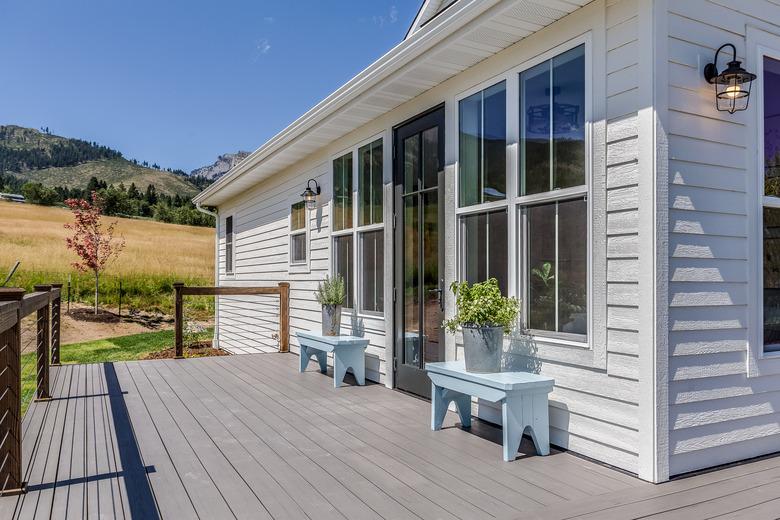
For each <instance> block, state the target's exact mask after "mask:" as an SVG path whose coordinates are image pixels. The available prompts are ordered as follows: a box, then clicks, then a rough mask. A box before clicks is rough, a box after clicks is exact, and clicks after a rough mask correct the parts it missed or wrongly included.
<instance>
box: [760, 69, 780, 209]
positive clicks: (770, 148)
mask: <svg viewBox="0 0 780 520" xmlns="http://www.w3.org/2000/svg"><path fill="white" fill-rule="evenodd" d="M763 81H764V194H765V195H769V196H772V197H780V96H778V95H777V92H778V91H779V90H780V61H778V60H775V59H772V58H769V57H767V56H764V78H763Z"/></svg>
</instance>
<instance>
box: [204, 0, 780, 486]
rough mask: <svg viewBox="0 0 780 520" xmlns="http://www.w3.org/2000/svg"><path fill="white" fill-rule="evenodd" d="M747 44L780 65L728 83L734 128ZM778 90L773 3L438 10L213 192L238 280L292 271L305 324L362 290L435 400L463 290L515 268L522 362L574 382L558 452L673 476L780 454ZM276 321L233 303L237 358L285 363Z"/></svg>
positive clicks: (548, 2) (228, 279)
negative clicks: (309, 198)
mask: <svg viewBox="0 0 780 520" xmlns="http://www.w3.org/2000/svg"><path fill="white" fill-rule="evenodd" d="M724 44H732V45H733V46H734V48H735V52H736V59H737V60H739V61H741V62H742V67H744V69H746V70H747V71H749V72H751V73H754V74H756V75H757V79H756V80H755V81H753V82H752V83H745V84H742V85H739V86H738V87H737V90H733V89H731V90H729V89H727V88H726V87H728V85H721V86H720V87H719V88H720V91H721V92H723V91H724V90H727V91H725V93H723V96H722V97H723V99H721V100H720V104H721V105H724V104H727V103H730V102H731V101H732V100H733V99H736V102H737V103H744V102H745V101H748V102H749V104H748V106H747V109H746V110H741V111H734V113H730V112H729V111H719V110H718V103H717V102H716V86H715V85H712V84H710V83H709V82H708V81H707V80H705V75H704V69H705V66H706V65H707V64H708V63H710V62H712V61H713V60H714V59H715V53H716V50H717V49H719V48H720V47H721V46H722V45H724ZM731 60H732V49H731V47H728V46H727V47H725V48H723V49H722V50H721V51H720V54H719V58H718V63H717V69H718V72H722V71H723V70H724V69H725V68H726V67H727V62H729V61H731ZM751 87H752V91H750V95H749V97H746V98H745V97H740V96H741V91H739V89H740V88H744V89H745V90H747V89H748V88H751ZM778 91H780V6H778V5H777V4H776V3H773V2H770V1H769V0H684V1H672V0H594V1H587V0H457V1H454V2H447V1H434V0H427V1H425V2H424V4H423V6H422V8H421V9H420V12H419V14H418V16H417V18H416V20H415V22H414V24H413V26H412V27H411V29H410V31H409V34H408V36H407V37H406V39H405V40H404V41H402V42H400V43H399V44H398V45H397V46H395V47H394V48H393V49H391V50H390V51H389V52H388V53H387V54H385V55H384V56H382V57H381V58H380V59H378V60H377V61H376V62H375V63H373V64H372V65H370V66H369V67H368V68H366V69H365V70H364V71H362V72H361V73H360V74H358V75H357V76H355V77H354V78H353V79H352V80H350V81H349V82H347V83H346V84H345V85H344V86H342V87H341V88H339V89H338V90H337V91H335V92H334V93H333V94H331V95H330V96H328V97H327V98H326V99H324V100H323V101H322V102H321V103H319V104H318V105H317V106H315V107H314V108H313V109H311V110H310V111H309V112H307V113H306V114H304V115H303V116H301V117H300V118H299V119H298V120H296V121H295V122H294V123H292V124H291V125H290V126H289V127H287V128H286V129H285V130H284V131H282V132H281V133H279V134H278V135H277V136H275V137H274V138H272V139H271V140H270V141H268V142H267V143H265V144H264V145H263V146H262V147H260V148H259V149H258V150H257V151H255V152H254V153H253V154H251V155H250V156H249V157H248V158H247V159H246V160H244V161H243V162H242V163H240V164H239V165H237V166H236V167H234V168H233V169H232V170H231V172H230V173H229V174H227V175H225V176H224V177H223V178H222V179H220V180H219V182H217V183H216V184H214V185H212V186H210V187H209V188H208V189H206V190H205V191H204V192H203V193H201V194H200V195H199V196H198V197H197V198H196V199H195V200H196V202H197V203H198V204H199V205H202V206H213V207H216V208H218V213H219V217H218V222H219V225H218V231H217V232H218V241H217V242H218V246H217V247H218V255H217V258H218V261H217V263H218V266H217V267H218V269H217V271H218V279H217V284H219V285H257V284H269V283H274V282H278V281H289V282H290V283H291V302H292V303H291V327H292V330H293V331H295V330H303V329H312V328H317V327H318V324H319V319H320V317H319V309H318V306H317V304H316V302H315V300H314V294H313V290H314V289H315V287H316V285H317V282H318V281H319V280H321V279H323V278H324V276H325V275H326V274H328V273H340V274H342V275H344V276H345V278H346V279H347V281H348V285H349V291H350V296H349V307H350V310H348V311H345V315H346V316H345V321H346V326H347V327H348V328H349V327H350V326H353V327H354V329H355V330H356V331H357V332H358V333H360V334H364V335H365V336H366V337H368V338H370V347H369V348H368V350H367V368H368V377H369V378H370V379H373V380H375V381H378V382H381V383H383V384H385V385H387V386H388V387H392V388H398V389H401V390H406V391H410V392H414V393H419V394H423V395H424V394H425V392H426V389H427V388H428V382H427V380H426V378H425V377H426V376H425V374H424V372H423V371H422V370H421V367H422V363H423V362H424V361H430V360H442V359H454V358H456V356H458V343H459V341H460V340H459V339H458V338H456V337H452V336H445V335H444V334H443V332H442V328H441V322H442V318H443V317H445V316H447V315H448V314H449V313H450V312H452V309H453V301H452V295H451V294H450V293H449V291H448V290H447V288H448V287H449V285H450V283H451V282H453V281H455V280H462V279H468V280H472V281H474V280H481V279H484V278H486V277H488V276H493V277H496V278H497V279H498V280H499V281H500V284H501V286H502V288H503V290H504V291H506V293H508V294H510V295H515V296H518V297H519V298H520V299H521V300H522V303H523V313H522V314H523V316H522V318H523V324H524V326H525V327H526V328H527V329H529V331H530V333H531V334H532V335H533V338H534V340H533V342H532V344H531V345H530V346H527V345H526V344H525V343H517V342H513V341H510V340H507V342H506V345H505V347H506V350H507V353H508V354H507V360H508V364H509V365H510V366H512V367H515V368H519V369H535V370H540V371H541V373H543V374H548V375H550V376H553V377H554V378H555V381H556V386H555V391H554V392H553V393H552V394H551V397H550V399H551V407H550V419H551V441H552V442H553V443H554V444H556V445H558V446H561V447H564V448H567V449H569V450H572V451H574V452H577V453H580V454H583V455H586V456H588V457H592V458H594V459H597V460H599V461H603V462H605V463H607V464H610V465H613V466H616V467H619V468H623V469H625V470H627V471H629V472H632V473H636V474H638V476H639V477H641V478H643V479H646V480H650V481H654V482H660V481H664V480H667V479H668V478H669V477H670V476H674V475H679V474H683V473H686V472H690V471H694V470H699V469H702V468H708V467H713V466H716V465H720V464H724V463H728V462H732V461H738V460H743V459H746V458H750V457H755V456H759V455H763V454H768V453H771V452H777V451H780V348H778V347H780V258H779V257H778V255H780V244H778V240H780V187H779V185H778V180H777V175H778V173H777V172H778V170H777V169H776V168H777V166H776V165H777V164H778V158H777V154H778V151H780V101H778V100H780V97H777V96H776V93H777V92H778ZM721 108H723V107H722V106H721ZM738 108H740V107H738ZM310 179H312V182H309V180H310ZM307 184H308V185H310V186H311V187H312V188H314V187H315V186H316V185H318V186H320V187H321V189H322V192H321V194H320V195H319V196H318V198H317V206H316V209H314V210H308V209H306V207H305V206H304V204H303V202H302V198H301V192H302V191H303V190H304V189H305V188H306V186H307ZM440 299H441V301H440ZM263 312H264V309H263V308H262V307H261V306H260V304H257V303H253V302H251V301H250V300H249V299H243V300H242V299H237V298H234V299H227V298H222V300H221V301H220V303H219V307H218V311H217V320H218V333H217V335H218V339H219V342H220V346H221V347H223V348H226V349H229V350H232V351H235V352H251V351H255V350H258V349H262V347H263V345H264V342H267V341H270V338H269V337H267V335H266V336H264V335H263V334H262V331H263V330H265V328H264V327H265V326H264V325H263V323H262V322H263V320H264V319H267V317H266V318H264V317H263ZM292 350H293V351H296V344H295V339H294V336H293V340H292ZM475 413H476V414H479V415H480V416H481V417H483V418H485V419H487V420H490V421H493V422H498V421H500V414H496V411H495V410H494V409H493V408H491V407H489V406H482V405H480V406H475Z"/></svg>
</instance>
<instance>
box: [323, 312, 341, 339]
mask: <svg viewBox="0 0 780 520" xmlns="http://www.w3.org/2000/svg"><path fill="white" fill-rule="evenodd" d="M340 334H341V305H332V304H330V305H323V306H322V335H323V336H339V335H340Z"/></svg>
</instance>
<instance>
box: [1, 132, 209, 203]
mask: <svg viewBox="0 0 780 520" xmlns="http://www.w3.org/2000/svg"><path fill="white" fill-rule="evenodd" d="M2 173H6V174H8V173H10V174H13V175H14V176H16V177H18V178H20V179H22V180H24V181H34V182H40V183H41V184H43V185H44V186H49V187H52V188H54V187H65V188H79V189H84V188H86V187H87V185H88V184H89V180H90V178H91V177H97V179H98V180H99V181H103V182H105V183H106V184H109V185H111V184H114V185H118V184H119V183H123V184H124V185H125V186H126V187H127V186H130V184H131V183H134V184H135V185H136V187H138V189H140V190H145V189H146V187H147V186H148V185H150V184H153V185H154V186H155V188H156V189H157V191H158V192H160V193H165V194H167V195H171V196H173V195H180V196H181V197H185V198H187V199H189V198H191V197H193V196H194V195H196V194H197V193H198V191H200V190H199V189H198V188H197V187H196V186H195V185H194V184H193V183H191V182H190V181H189V180H188V179H187V176H186V174H184V172H181V173H180V174H177V173H174V172H172V171H167V170H162V169H158V168H150V167H147V166H144V165H141V164H138V163H137V161H129V160H127V159H125V158H124V157H122V153H121V152H118V151H116V150H112V149H111V148H108V147H106V146H101V145H98V144H97V143H94V142H88V141H84V140H81V139H72V138H68V137H61V136H58V135H53V134H51V133H49V132H48V130H46V131H43V132H41V131H38V130H35V129H33V128H24V127H20V126H15V125H5V126H0V174H2Z"/></svg>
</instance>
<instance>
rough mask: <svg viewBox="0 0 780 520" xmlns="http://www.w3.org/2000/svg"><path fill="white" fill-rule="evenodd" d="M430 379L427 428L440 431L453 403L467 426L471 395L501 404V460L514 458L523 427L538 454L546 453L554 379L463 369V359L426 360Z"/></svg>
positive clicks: (461, 420) (516, 373)
mask: <svg viewBox="0 0 780 520" xmlns="http://www.w3.org/2000/svg"><path fill="white" fill-rule="evenodd" d="M425 369H426V370H427V371H428V377H429V378H430V379H431V429H432V430H440V429H441V425H442V422H443V421H444V417H445V415H447V407H448V406H449V404H450V403H451V402H455V406H456V407H457V409H458V415H459V416H460V423H461V424H462V425H463V427H464V428H469V427H470V426H471V398H472V396H473V397H478V398H480V399H485V400H486V401H490V402H492V403H501V418H502V422H503V430H504V432H503V433H504V460H505V461H507V462H508V461H511V460H515V457H516V455H517V450H518V449H520V441H521V440H522V438H523V432H524V431H525V429H526V428H530V429H531V438H532V439H533V441H534V446H536V451H537V452H538V453H539V455H549V453H550V420H549V416H548V410H547V406H548V403H547V394H549V393H550V392H552V389H553V384H554V383H555V381H554V380H553V379H552V378H550V377H545V376H541V375H538V374H531V373H529V372H495V373H490V374H480V373H474V372H466V368H465V366H464V363H463V360H460V361H445V362H441V363H426V364H425Z"/></svg>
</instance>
